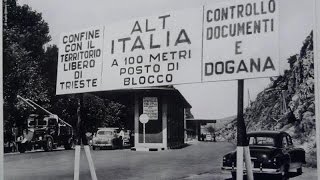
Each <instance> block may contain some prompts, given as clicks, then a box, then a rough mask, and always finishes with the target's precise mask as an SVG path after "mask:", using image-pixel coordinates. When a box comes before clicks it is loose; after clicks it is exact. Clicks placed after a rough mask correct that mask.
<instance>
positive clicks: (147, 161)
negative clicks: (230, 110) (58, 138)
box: [4, 142, 313, 180]
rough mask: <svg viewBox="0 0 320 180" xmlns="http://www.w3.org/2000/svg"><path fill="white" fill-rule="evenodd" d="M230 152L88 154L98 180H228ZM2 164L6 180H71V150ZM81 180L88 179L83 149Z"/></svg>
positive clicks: (198, 148) (193, 148) (217, 146)
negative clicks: (225, 164)
mask: <svg viewBox="0 0 320 180" xmlns="http://www.w3.org/2000/svg"><path fill="white" fill-rule="evenodd" d="M232 149H234V146H233V145H231V144H228V143H220V142H219V143H213V142H207V143H206V142H198V143H195V144H191V145H190V146H188V147H185V148H183V149H177V150H168V151H160V152H135V151H130V150H128V149H125V150H99V151H91V153H92V157H93V160H94V164H95V167H96V172H97V176H98V179H99V180H101V179H130V180H138V179H139V180H140V179H148V180H149V179H214V180H226V179H229V178H230V174H229V173H224V172H221V170H220V167H221V161H222V159H221V158H222V155H223V154H225V153H226V152H228V151H230V150H232ZM4 161H5V169H4V170H5V179H6V180H11V179H12V180H20V179H21V180H46V179H52V180H56V179H58V180H65V179H66V180H67V179H68V180H70V179H73V163H74V162H73V161H74V151H54V152H35V153H25V154H9V155H5V157H4ZM80 179H81V180H85V179H90V172H89V167H88V163H87V161H86V157H85V153H84V151H83V150H82V151H81V168H80ZM299 179H301V178H299ZM308 180H313V179H312V178H309V179H308Z"/></svg>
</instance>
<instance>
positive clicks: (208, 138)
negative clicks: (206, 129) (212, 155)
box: [205, 134, 213, 141]
mask: <svg viewBox="0 0 320 180" xmlns="http://www.w3.org/2000/svg"><path fill="white" fill-rule="evenodd" d="M205 141H213V137H212V135H211V134H206V138H205Z"/></svg>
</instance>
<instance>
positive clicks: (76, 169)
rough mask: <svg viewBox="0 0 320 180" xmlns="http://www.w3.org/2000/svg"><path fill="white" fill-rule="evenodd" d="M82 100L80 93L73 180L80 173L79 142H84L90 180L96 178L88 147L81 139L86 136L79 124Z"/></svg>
mask: <svg viewBox="0 0 320 180" xmlns="http://www.w3.org/2000/svg"><path fill="white" fill-rule="evenodd" d="M82 101H83V95H82V94H81V95H80V96H79V98H78V109H77V116H78V121H77V145H76V147H75V160H74V178H73V179H74V180H79V174H80V151H81V144H82V143H83V144H84V151H85V153H86V157H87V160H88V163H89V169H90V174H91V179H92V180H97V175H96V172H95V168H94V164H93V160H92V157H91V154H90V147H89V145H88V143H87V142H86V140H83V141H82V139H83V138H86V136H85V132H83V127H82V125H81V107H82V104H83V103H82Z"/></svg>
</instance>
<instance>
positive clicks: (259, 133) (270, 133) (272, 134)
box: [247, 131, 288, 137]
mask: <svg viewBox="0 0 320 180" xmlns="http://www.w3.org/2000/svg"><path fill="white" fill-rule="evenodd" d="M281 134H288V133H286V132H284V131H254V132H249V133H247V135H248V136H269V137H276V136H279V135H281Z"/></svg>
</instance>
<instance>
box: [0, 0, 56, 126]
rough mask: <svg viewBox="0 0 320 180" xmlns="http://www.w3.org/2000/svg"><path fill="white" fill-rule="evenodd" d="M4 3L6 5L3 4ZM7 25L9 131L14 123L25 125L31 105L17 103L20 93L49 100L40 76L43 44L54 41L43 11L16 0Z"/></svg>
mask: <svg viewBox="0 0 320 180" xmlns="http://www.w3.org/2000/svg"><path fill="white" fill-rule="evenodd" d="M3 5H5V4H4V3H3ZM6 5H7V12H8V13H7V24H6V25H5V26H4V27H3V45H4V47H3V76H4V77H3V79H4V85H3V86H4V112H5V114H4V117H5V122H4V124H5V131H8V130H9V129H10V126H12V124H14V123H17V125H19V124H23V122H22V121H21V119H23V117H25V116H26V114H27V112H26V110H28V108H26V107H25V106H23V105H22V104H21V103H18V102H17V99H16V97H17V95H19V94H20V95H23V96H24V97H27V98H30V99H33V100H35V101H43V102H46V101H48V95H47V88H46V84H45V81H44V79H43V78H42V77H41V76H39V74H40V71H39V69H40V68H39V66H40V64H39V61H40V59H41V58H42V57H43V54H44V50H43V48H42V46H43V45H44V44H45V43H47V42H49V41H50V36H49V27H48V24H47V23H46V22H44V20H43V19H42V17H41V14H40V13H37V12H35V11H33V10H31V8H30V7H28V6H26V5H24V6H19V5H17V4H16V1H15V0H7V4H6Z"/></svg>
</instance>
